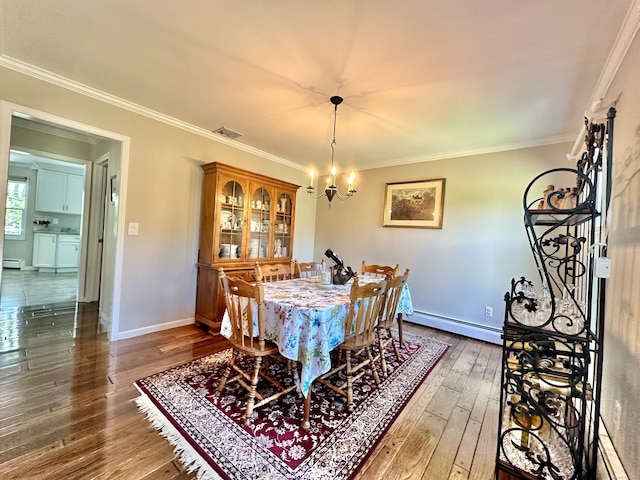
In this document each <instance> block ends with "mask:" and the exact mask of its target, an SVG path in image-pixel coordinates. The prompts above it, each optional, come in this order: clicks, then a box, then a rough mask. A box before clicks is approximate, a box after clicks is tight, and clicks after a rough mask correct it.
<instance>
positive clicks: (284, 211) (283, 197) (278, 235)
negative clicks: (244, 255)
mask: <svg viewBox="0 0 640 480" xmlns="http://www.w3.org/2000/svg"><path fill="white" fill-rule="evenodd" d="M276 202H277V203H276V220H275V227H274V230H275V231H274V236H275V240H274V246H273V256H274V258H280V257H290V256H291V254H292V253H291V236H292V234H293V232H292V225H293V223H292V213H293V203H292V199H291V195H289V194H288V193H280V194H279V195H278V198H277V200H276Z"/></svg>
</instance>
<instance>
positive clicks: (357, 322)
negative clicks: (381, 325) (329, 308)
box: [316, 275, 387, 412]
mask: <svg viewBox="0 0 640 480" xmlns="http://www.w3.org/2000/svg"><path fill="white" fill-rule="evenodd" d="M386 286H387V282H386V280H381V281H380V282H371V283H367V284H365V285H359V284H358V276H357V275H356V276H355V277H354V280H353V284H352V285H351V291H350V293H349V297H350V303H349V311H348V313H347V321H346V327H345V340H344V342H342V343H341V344H340V345H338V347H337V348H338V350H339V353H340V354H339V355H338V359H339V362H340V363H339V364H338V365H337V366H335V367H334V368H332V369H331V370H330V371H329V372H327V373H325V374H324V375H322V376H321V377H318V378H317V379H316V381H318V382H320V383H322V384H323V385H325V386H327V387H329V388H330V389H331V390H333V391H334V392H336V393H338V394H340V395H343V396H345V397H347V410H348V411H349V412H353V409H354V405H355V403H354V401H353V383H354V382H355V381H357V380H358V379H360V378H361V377H362V376H363V375H365V374H368V375H370V376H372V377H373V380H374V381H375V382H376V385H379V384H380V377H379V376H378V372H377V369H376V365H375V361H374V358H373V355H372V353H371V348H370V347H371V345H372V344H373V343H374V341H375V334H374V328H375V325H376V322H377V320H378V315H379V313H380V308H381V306H382V299H383V298H384V292H385V289H386ZM354 362H355V363H354ZM342 370H345V374H346V382H343V381H342V380H341V379H340V377H339V376H337V375H336V374H337V373H338V372H340V371H342ZM332 377H333V378H334V379H335V380H334V382H332V381H330V380H329V379H330V378H332ZM338 382H340V385H339V386H338Z"/></svg>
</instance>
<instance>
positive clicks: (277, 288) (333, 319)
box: [220, 276, 413, 396]
mask: <svg viewBox="0 0 640 480" xmlns="http://www.w3.org/2000/svg"><path fill="white" fill-rule="evenodd" d="M358 279H359V280H358V281H359V283H360V284H361V285H362V284H365V283H368V282H371V281H379V279H375V278H372V277H366V276H361V277H358ZM351 283H352V282H351V281H349V282H348V283H347V284H346V285H322V284H320V283H319V282H318V280H317V278H297V279H293V280H282V281H279V282H270V283H265V284H264V297H265V300H264V305H265V308H266V319H265V336H266V339H267V340H270V341H272V342H274V343H275V344H276V345H278V347H279V349H280V353H281V354H282V355H283V356H284V357H285V358H289V359H291V360H296V361H298V362H300V364H301V365H302V370H301V372H300V383H301V385H300V387H301V389H302V393H303V394H304V395H305V396H307V393H308V392H309V389H310V387H311V383H312V382H313V380H314V379H316V378H317V377H319V376H320V375H322V374H323V373H326V372H328V371H329V370H331V358H330V357H329V352H331V350H333V349H334V348H336V347H337V346H338V345H340V344H341V343H342V342H343V341H344V337H345V332H344V330H345V324H346V317H347V312H348V308H349V301H350V300H349V291H350V289H351ZM396 313H402V314H403V315H411V314H412V313H413V304H412V302H411V295H410V293H409V288H408V285H405V287H404V289H403V290H402V294H401V298H400V302H399V304H398V310H397V311H396ZM220 333H221V334H222V335H224V336H226V337H229V336H230V334H231V325H230V322H229V318H228V316H227V314H226V312H225V316H224V318H223V320H222V326H221V329H220Z"/></svg>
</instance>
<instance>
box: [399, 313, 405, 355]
mask: <svg viewBox="0 0 640 480" xmlns="http://www.w3.org/2000/svg"><path fill="white" fill-rule="evenodd" d="M398 340H399V341H400V348H402V349H404V340H403V339H402V314H401V313H399V314H398Z"/></svg>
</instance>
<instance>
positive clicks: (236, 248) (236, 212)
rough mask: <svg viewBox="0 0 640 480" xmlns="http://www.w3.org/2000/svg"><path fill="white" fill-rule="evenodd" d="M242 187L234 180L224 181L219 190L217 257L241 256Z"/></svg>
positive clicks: (233, 257) (232, 257)
mask: <svg viewBox="0 0 640 480" xmlns="http://www.w3.org/2000/svg"><path fill="white" fill-rule="evenodd" d="M244 194H245V192H244V189H243V187H242V185H241V184H240V183H238V182H236V181H235V180H230V181H228V182H226V183H225V184H224V185H223V186H222V188H221V190H220V197H219V199H218V201H219V202H220V238H219V239H218V240H219V242H218V245H219V247H220V250H219V251H218V258H219V259H221V260H224V259H238V258H240V257H241V256H242V228H243V222H244Z"/></svg>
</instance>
